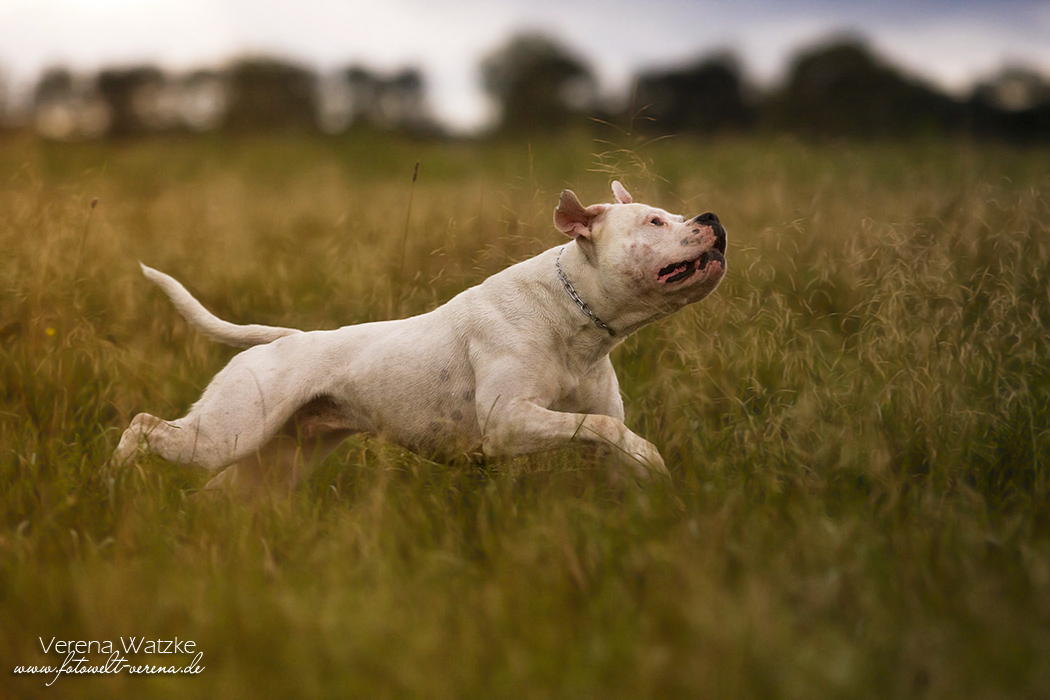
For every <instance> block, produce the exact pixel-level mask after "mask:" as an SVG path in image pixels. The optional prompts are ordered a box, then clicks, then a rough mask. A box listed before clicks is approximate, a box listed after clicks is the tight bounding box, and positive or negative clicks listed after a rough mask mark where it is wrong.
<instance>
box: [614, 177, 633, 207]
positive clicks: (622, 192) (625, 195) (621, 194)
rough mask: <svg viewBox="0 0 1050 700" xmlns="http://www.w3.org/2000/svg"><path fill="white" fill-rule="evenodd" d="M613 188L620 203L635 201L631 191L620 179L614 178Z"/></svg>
mask: <svg viewBox="0 0 1050 700" xmlns="http://www.w3.org/2000/svg"><path fill="white" fill-rule="evenodd" d="M612 190H613V196H614V197H616V201H617V202H619V203H620V204H630V203H631V202H633V201H634V200H633V199H631V193H630V192H628V191H627V190H626V189H625V188H624V186H623V185H621V184H620V181H619V180H613V185H612Z"/></svg>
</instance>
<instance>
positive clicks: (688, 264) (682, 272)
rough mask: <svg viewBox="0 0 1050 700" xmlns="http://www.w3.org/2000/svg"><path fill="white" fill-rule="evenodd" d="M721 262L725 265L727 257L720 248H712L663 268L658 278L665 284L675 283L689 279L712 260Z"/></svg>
mask: <svg viewBox="0 0 1050 700" xmlns="http://www.w3.org/2000/svg"><path fill="white" fill-rule="evenodd" d="M712 261H714V262H719V263H721V264H722V265H725V263H726V259H725V256H724V255H722V252H721V251H719V250H715V249H711V250H709V251H707V252H706V253H704V254H703V255H701V256H700V257H699V258H695V259H693V260H683V261H681V262H676V263H672V264H670V265H668V266H667V267H665V268H662V269H661V270H660V271H659V272H658V273H656V279H657V280H658V281H660V282H662V283H664V284H674V283H676V282H682V281H684V280H687V279H689V278H690V277H692V276H693V275H694V274H696V273H697V272H701V271H703V270H705V269H706V268H707V265H708V263H710V262H712Z"/></svg>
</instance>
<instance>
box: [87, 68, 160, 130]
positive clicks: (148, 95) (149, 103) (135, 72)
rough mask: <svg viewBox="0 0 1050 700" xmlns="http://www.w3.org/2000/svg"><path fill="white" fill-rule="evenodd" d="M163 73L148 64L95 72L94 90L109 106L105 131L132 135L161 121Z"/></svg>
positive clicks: (157, 124)
mask: <svg viewBox="0 0 1050 700" xmlns="http://www.w3.org/2000/svg"><path fill="white" fill-rule="evenodd" d="M165 84H166V78H165V77H164V73H162V72H161V71H160V69H158V68H154V67H152V66H138V67H135V68H121V69H109V70H104V71H102V72H101V73H99V75H98V80H97V86H98V93H99V95H100V96H101V98H102V100H103V102H105V103H106V106H107V107H109V131H108V133H109V135H110V136H112V137H115V138H123V137H126V136H136V135H141V134H145V133H148V132H150V131H154V130H156V129H157V128H160V127H161V126H162V125H163V121H164V118H163V117H162V116H161V114H162V111H163V108H162V107H161V106H160V104H159V101H160V100H161V98H162V95H163V93H164V88H165Z"/></svg>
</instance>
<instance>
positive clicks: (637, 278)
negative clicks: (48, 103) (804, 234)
mask: <svg viewBox="0 0 1050 700" xmlns="http://www.w3.org/2000/svg"><path fill="white" fill-rule="evenodd" d="M612 188H613V194H614V196H615V199H616V203H614V204H593V205H591V206H589V207H584V206H583V205H581V204H580V201H579V200H578V199H577V198H576V195H575V194H573V193H572V191H570V190H565V191H564V192H562V193H561V200H560V202H559V204H558V207H557V209H556V210H555V212H554V223H555V225H556V226H557V227H558V228H559V229H560V230H561V231H562V232H563V233H565V234H567V235H569V236H570V237H572V238H573V240H572V241H570V242H569V243H566V244H564V245H561V246H558V247H556V248H552V249H550V250H548V251H546V252H544V253H541V254H540V255H538V256H536V257H534V258H531V259H529V260H526V261H524V262H521V263H518V264H517V265H514V266H512V267H509V268H507V269H506V270H503V271H502V272H500V273H498V274H496V275H493V276H492V277H490V278H488V279H487V280H485V281H484V282H482V283H481V284H479V285H478V286H476V287H472V288H470V289H468V290H466V291H464V292H462V293H461V294H459V295H457V296H456V297H454V298H453V299H452V300H451V301H449V302H448V303H447V304H445V305H444V306H440V307H438V308H437V309H434V310H433V311H431V312H429V313H425V314H422V315H420V316H415V317H412V318H407V319H402V320H398V321H383V322H377V323H363V324H359V325H355V326H346V327H344V328H340V329H338V330H330V331H310V332H303V331H299V330H294V329H291V328H273V327H269V326H258V325H248V326H239V325H235V324H232V323H227V322H226V321H223V320H221V319H219V318H217V317H215V316H213V315H212V314H211V313H209V312H208V311H207V310H206V309H205V308H204V307H203V306H201V304H200V303H199V302H198V301H197V300H196V299H194V298H193V297H192V296H191V295H190V294H189V292H187V291H186V289H185V288H184V287H183V286H182V285H181V284H179V283H178V282H177V281H175V280H174V279H172V278H171V277H169V276H167V275H165V274H163V273H161V272H158V271H156V270H153V269H150V268H148V267H146V266H145V265H143V266H142V269H143V272H144V273H145V275H146V276H147V277H148V278H149V279H150V280H152V281H153V282H154V283H155V284H156V285H157V286H159V287H160V288H161V289H162V290H163V291H164V292H165V294H167V295H168V296H169V297H170V298H171V300H172V301H173V302H174V304H175V306H176V308H177V309H178V310H179V312H180V313H181V314H182V315H183V316H184V317H185V318H186V319H187V320H188V321H189V322H190V323H192V324H193V325H195V326H197V328H199V329H200V330H201V331H202V332H203V333H204V334H205V335H207V336H209V337H211V338H213V339H215V340H218V341H220V342H223V343H227V344H229V345H235V346H239V347H249V348H250V349H249V350H246V351H245V352H243V353H241V354H239V355H237V356H236V357H234V358H233V360H231V361H230V363H229V364H228V365H226V367H224V368H223V369H222V371H220V372H219V373H218V374H217V375H216V376H215V378H214V379H213V380H212V381H211V383H210V384H209V385H208V387H207V389H205V391H204V395H203V396H202V397H201V399H200V400H199V401H198V402H197V403H196V404H194V405H193V407H192V408H191V409H190V411H189V413H188V414H187V415H186V416H185V417H184V418H180V419H178V420H175V421H166V420H162V419H160V418H156V417H154V416H151V415H149V414H147V413H140V414H139V415H137V416H135V418H134V420H132V421H131V426H130V427H129V428H128V429H127V430H126V431H125V432H124V435H123V436H122V437H121V439H120V444H119V445H118V446H117V449H116V451H115V452H114V454H113V461H114V463H115V464H117V465H123V464H125V463H127V462H128V461H129V460H131V459H132V458H133V457H134V456H135V454H136V451H137V450H138V449H140V448H142V449H145V450H148V451H149V452H153V453H155V454H157V455H160V456H161V457H163V458H164V459H166V460H169V461H171V462H179V463H185V464H194V465H197V466H200V467H203V468H205V469H207V470H209V471H217V470H220V469H223V468H224V467H225V470H224V471H222V472H221V473H219V474H218V475H217V476H215V477H214V478H213V479H212V480H211V481H210V482H209V483H208V486H207V487H208V488H220V487H230V486H234V487H246V486H247V487H254V486H259V485H262V484H267V483H270V484H272V483H283V484H285V485H287V486H289V487H291V486H294V485H295V484H296V483H297V482H298V480H299V479H300V478H302V477H303V476H304V470H305V469H306V468H308V466H309V465H310V464H312V463H314V464H315V463H316V462H317V461H319V460H320V458H321V457H323V456H324V455H326V454H328V453H329V452H330V451H331V450H333V449H334V448H335V447H336V446H337V445H338V444H339V443H340V442H341V441H342V440H344V439H345V438H346V437H347V436H349V435H351V434H353V433H360V432H364V433H371V434H378V435H383V436H386V437H387V438H388V439H390V440H391V441H393V442H395V443H397V444H398V445H401V446H403V447H406V448H408V449H409V450H412V451H415V452H417V453H420V454H424V455H428V456H431V457H434V458H436V459H447V458H450V457H452V456H455V455H457V454H459V455H462V454H477V453H479V452H480V453H481V454H483V455H486V456H495V457H499V456H510V455H521V454H528V453H534V452H541V451H546V450H551V449H555V448H558V447H562V446H565V445H568V444H570V443H573V442H577V441H579V442H588V443H599V444H605V445H609V446H612V448H613V452H614V453H616V454H617V455H619V458H620V461H621V463H622V464H626V465H630V466H631V467H632V468H633V472H634V473H635V474H636V475H637V476H638V477H639V478H647V477H648V476H649V475H650V474H651V473H652V472H656V473H660V474H664V475H666V474H667V469H666V467H665V466H664V461H663V459H662V458H661V457H660V453H659V452H658V451H657V449H656V448H655V447H654V446H653V445H652V444H650V443H649V442H648V441H646V440H644V439H643V438H641V437H639V436H638V435H636V434H634V433H633V432H631V431H630V430H628V428H627V426H625V425H624V423H623V419H624V410H623V401H622V399H621V398H620V393H619V384H618V382H617V380H616V374H615V373H614V372H613V367H612V363H611V362H610V360H609V351H610V350H612V349H613V348H614V347H615V346H616V345H618V344H619V343H620V342H622V341H623V339H624V338H626V337H627V336H628V335H630V334H631V333H633V332H634V331H636V330H638V329H639V328H641V327H642V326H644V325H646V324H648V323H650V322H652V321H654V320H656V319H659V318H662V317H664V316H667V315H668V314H671V313H673V312H675V311H677V310H679V309H681V308H682V307H684V306H686V305H687V304H691V303H693V302H696V301H699V300H700V299H703V298H704V297H706V296H707V295H708V294H710V293H711V292H712V291H713V290H714V288H715V287H716V286H717V285H718V283H719V282H720V281H721V280H722V277H723V276H724V275H725V272H726V260H725V250H726V233H725V229H724V228H723V227H722V225H721V224H720V223H719V221H718V218H717V217H716V216H715V215H714V214H702V215H700V216H698V217H696V218H693V219H689V220H686V219H685V218H683V217H681V216H677V215H674V214H670V213H668V212H666V211H664V210H662V209H657V208H655V207H650V206H646V205H644V204H636V203H633V202H632V201H631V196H630V195H629V194H628V193H627V191H626V190H625V189H624V188H623V186H622V185H620V183H618V182H614V183H613V186H612Z"/></svg>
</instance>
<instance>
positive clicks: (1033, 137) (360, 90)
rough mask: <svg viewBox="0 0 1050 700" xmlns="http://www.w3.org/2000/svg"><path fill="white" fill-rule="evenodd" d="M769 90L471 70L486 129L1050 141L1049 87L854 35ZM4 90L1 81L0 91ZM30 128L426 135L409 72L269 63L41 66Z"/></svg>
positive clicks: (699, 73) (431, 130)
mask: <svg viewBox="0 0 1050 700" xmlns="http://www.w3.org/2000/svg"><path fill="white" fill-rule="evenodd" d="M787 75H788V77H787V79H786V80H785V81H784V83H783V84H782V85H781V86H779V87H778V88H776V89H773V90H769V91H765V92H763V91H759V90H756V89H754V88H752V87H750V86H749V85H748V83H747V81H746V79H745V78H744V75H743V71H742V70H741V68H740V64H739V62H738V61H736V60H735V59H734V58H733V57H732V56H727V55H714V56H709V57H705V58H702V59H700V60H698V61H696V62H694V63H691V64H687V65H683V66H680V67H677V68H671V69H661V70H652V71H647V72H643V73H642V74H640V75H638V76H637V77H636V80H635V81H634V90H633V92H632V94H631V95H630V96H629V98H628V99H626V100H620V103H619V104H612V103H610V102H609V101H608V100H607V99H603V98H602V96H600V95H599V91H598V83H597V80H596V78H595V75H594V72H593V71H592V69H591V67H590V66H589V65H588V64H587V62H586V60H584V59H583V58H581V57H579V56H577V55H575V54H573V53H572V52H571V51H569V50H567V49H565V48H564V47H563V46H561V45H560V44H558V43H557V42H556V41H555V40H553V39H551V38H549V37H546V36H543V35H538V34H527V35H521V36H517V37H514V38H512V39H511V40H510V41H509V42H508V43H507V44H506V45H505V46H503V47H502V48H501V49H499V50H498V51H496V52H494V53H493V54H492V55H490V56H488V57H487V58H486V59H485V60H484V61H483V62H482V64H481V76H482V85H483V87H484V89H485V90H486V92H487V93H488V94H489V96H490V97H491V98H492V99H493V101H494V103H495V104H496V105H497V107H498V109H499V118H498V122H497V125H496V126H495V131H496V132H497V133H500V134H504V135H529V134H537V133H545V132H551V131H558V130H564V129H569V128H584V129H586V128H590V127H592V126H594V125H596V124H599V123H603V122H608V123H613V124H617V125H621V126H624V127H626V128H630V129H631V130H633V131H640V132H645V133H649V134H653V135H663V134H702V135H710V134H719V133H746V132H754V131H764V132H789V133H796V134H800V135H805V136H813V137H820V136H832V137H857V138H899V137H913V136H922V135H928V134H967V135H971V136H974V137H978V138H981V137H989V138H999V139H1007V140H1014V141H1048V140H1050V81H1048V79H1047V78H1046V77H1045V76H1042V75H1040V74H1038V73H1036V72H1035V71H1032V70H1027V69H1023V68H1011V69H1006V70H1003V71H1002V72H1001V73H999V74H998V75H996V76H994V77H992V78H989V79H988V80H986V81H984V82H982V83H980V84H978V85H976V86H974V88H973V90H972V92H971V94H970V95H969V96H967V97H965V98H958V97H953V96H949V95H947V94H945V93H944V92H942V91H940V90H938V89H936V88H934V87H933V86H931V85H929V84H927V83H925V82H923V81H921V80H918V79H916V78H913V77H910V76H908V75H906V74H905V73H903V72H902V71H901V70H899V69H898V68H896V67H895V66H893V65H891V64H890V63H888V62H886V61H885V60H883V59H882V58H880V57H879V56H877V55H876V54H875V53H874V52H872V51H871V50H870V49H869V48H868V46H867V45H866V44H865V43H864V42H863V41H860V40H843V41H839V42H834V43H829V44H826V45H821V46H817V47H813V48H810V49H809V50H807V51H804V52H802V53H800V54H799V55H797V56H796V57H795V59H794V60H793V61H792V63H791V65H790V67H789V70H788V74H787ZM2 95H3V89H2V86H0V97H2ZM32 102H33V104H32V115H33V124H34V126H35V127H36V129H37V131H38V132H39V133H41V134H42V135H44V136H46V137H49V138H56V139H70V138H97V137H103V136H105V137H111V138H128V137H134V136H138V135H143V134H151V133H158V132H175V131H185V132H203V131H212V130H226V131H230V132H253V131H271V130H322V131H324V132H328V133H341V132H343V131H346V130H348V129H354V128H361V127H366V128H371V129H381V130H389V131H401V132H407V133H412V134H417V135H437V134H440V133H441V129H440V125H439V124H437V122H436V121H435V120H434V118H433V117H432V115H431V113H430V111H429V109H428V105H427V99H426V82H425V79H424V76H423V73H422V72H421V71H420V70H419V69H415V68H409V69H406V70H403V71H401V72H397V73H393V74H382V73H379V72H376V71H373V70H371V69H369V68H368V67H366V66H363V65H354V66H349V67H347V68H346V69H344V70H342V71H337V72H335V73H332V74H328V75H324V76H319V75H317V74H315V73H314V72H312V71H310V70H308V69H306V68H303V67H301V66H297V65H295V64H293V63H290V62H286V61H280V60H275V59H271V58H250V59H243V60H239V61H237V62H235V63H233V64H231V65H230V66H228V67H226V68H224V69H222V70H200V71H195V72H192V73H189V74H186V75H181V76H171V75H167V74H165V73H164V72H162V71H161V70H159V69H157V68H154V67H149V66H141V67H131V68H123V69H110V70H104V71H102V72H101V73H99V74H98V75H97V76H94V77H92V78H87V77H84V76H78V75H75V74H73V73H72V72H70V71H69V70H66V69H56V70H51V71H48V72H47V73H45V74H44V75H43V76H42V77H41V78H40V80H39V82H38V83H37V85H36V89H35V91H34V94H33V100H32Z"/></svg>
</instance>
